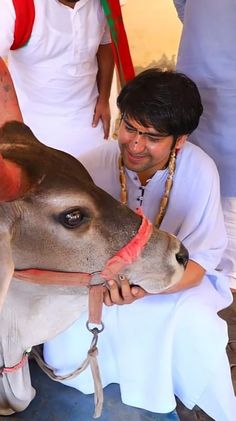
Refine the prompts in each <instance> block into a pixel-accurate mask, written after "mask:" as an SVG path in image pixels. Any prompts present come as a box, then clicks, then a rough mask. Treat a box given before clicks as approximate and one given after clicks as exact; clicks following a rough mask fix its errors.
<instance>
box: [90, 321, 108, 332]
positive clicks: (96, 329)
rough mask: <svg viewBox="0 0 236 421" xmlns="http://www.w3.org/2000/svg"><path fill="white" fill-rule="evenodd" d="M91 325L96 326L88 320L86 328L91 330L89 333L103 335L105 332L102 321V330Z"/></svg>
mask: <svg viewBox="0 0 236 421" xmlns="http://www.w3.org/2000/svg"><path fill="white" fill-rule="evenodd" d="M90 324H94V323H91V322H90V321H89V320H87V322H86V327H87V329H88V330H89V332H91V333H93V334H94V331H96V333H101V332H102V331H103V330H104V323H103V322H102V321H101V323H99V325H100V326H101V327H100V329H99V328H98V327H90V326H89V325H90Z"/></svg>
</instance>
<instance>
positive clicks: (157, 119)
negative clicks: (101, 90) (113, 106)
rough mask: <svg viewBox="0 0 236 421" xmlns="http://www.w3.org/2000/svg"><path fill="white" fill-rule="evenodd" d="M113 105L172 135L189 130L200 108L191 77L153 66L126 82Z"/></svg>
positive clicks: (145, 125)
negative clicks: (115, 103)
mask: <svg viewBox="0 0 236 421" xmlns="http://www.w3.org/2000/svg"><path fill="white" fill-rule="evenodd" d="M117 105H118V108H119V110H120V112H121V115H125V116H126V117H128V118H132V119H134V120H135V121H137V122H138V123H139V124H141V125H142V126H144V127H154V128H155V129H156V130H157V131H158V132H159V133H161V134H163V135H173V136H174V137H177V136H180V135H183V134H190V133H192V131H193V130H195V129H196V127H197V126H198V123H199V119H200V116H201V114H202V111H203V107H202V103H201V98H200V94H199V92H198V89H197V86H196V85H195V83H194V82H193V81H192V80H191V79H189V78H188V77H187V76H186V75H184V74H182V73H178V72H174V71H161V70H160V69H156V68H153V69H148V70H145V71H144V72H142V73H140V74H139V75H138V76H136V77H135V78H134V79H133V80H131V81H130V82H128V83H127V85H126V86H125V87H124V88H123V89H122V90H121V92H120V94H119V96H118V99H117Z"/></svg>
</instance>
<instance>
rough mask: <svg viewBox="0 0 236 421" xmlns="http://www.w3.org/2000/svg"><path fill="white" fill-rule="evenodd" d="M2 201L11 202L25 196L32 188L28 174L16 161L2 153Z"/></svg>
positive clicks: (0, 190) (0, 185) (0, 197)
mask: <svg viewBox="0 0 236 421" xmlns="http://www.w3.org/2000/svg"><path fill="white" fill-rule="evenodd" d="M0 180H1V182H0V203H1V202H10V201H12V200H16V199H18V198H19V197H21V196H23V195H24V193H26V192H27V191H28V190H29V188H30V183H29V180H28V177H27V174H26V172H25V170H24V169H23V168H21V167H20V166H19V165H18V164H16V163H15V162H12V161H10V160H8V159H4V158H3V157H2V155H0Z"/></svg>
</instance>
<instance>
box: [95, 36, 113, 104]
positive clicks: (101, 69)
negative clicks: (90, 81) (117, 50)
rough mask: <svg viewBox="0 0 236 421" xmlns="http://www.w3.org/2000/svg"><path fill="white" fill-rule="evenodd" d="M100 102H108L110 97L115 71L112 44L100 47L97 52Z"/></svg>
mask: <svg viewBox="0 0 236 421" xmlns="http://www.w3.org/2000/svg"><path fill="white" fill-rule="evenodd" d="M97 60H98V76H97V83H98V91H99V101H104V102H107V101H108V100H109V97H110V92H111V84H112V78H113V71H114V58H113V52H112V47H111V44H105V45H100V46H99V48H98V52H97Z"/></svg>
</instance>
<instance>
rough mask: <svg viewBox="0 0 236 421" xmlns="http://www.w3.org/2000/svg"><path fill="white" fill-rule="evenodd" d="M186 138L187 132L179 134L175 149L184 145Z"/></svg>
mask: <svg viewBox="0 0 236 421" xmlns="http://www.w3.org/2000/svg"><path fill="white" fill-rule="evenodd" d="M187 139H188V135H187V134H182V135H181V136H179V137H178V138H177V141H176V144H175V147H176V149H181V148H182V147H183V146H184V144H185V142H186V140H187Z"/></svg>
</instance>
